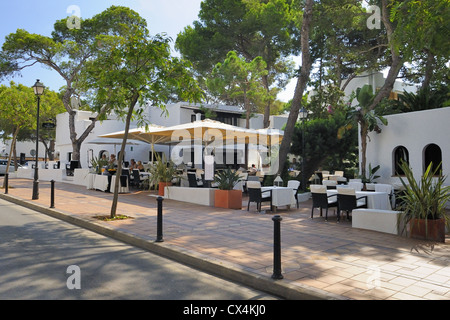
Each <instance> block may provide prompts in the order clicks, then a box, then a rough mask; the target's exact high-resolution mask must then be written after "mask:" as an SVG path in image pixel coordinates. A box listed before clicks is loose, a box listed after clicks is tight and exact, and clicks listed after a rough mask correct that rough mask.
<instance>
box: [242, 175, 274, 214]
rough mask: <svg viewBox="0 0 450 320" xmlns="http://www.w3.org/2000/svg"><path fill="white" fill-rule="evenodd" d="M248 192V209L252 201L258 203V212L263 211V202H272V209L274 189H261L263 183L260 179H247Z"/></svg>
mask: <svg viewBox="0 0 450 320" xmlns="http://www.w3.org/2000/svg"><path fill="white" fill-rule="evenodd" d="M247 192H248V203H247V211H249V209H250V202H255V203H256V208H257V210H258V212H261V203H262V202H270V209H271V210H272V190H266V191H261V183H260V182H259V181H247Z"/></svg>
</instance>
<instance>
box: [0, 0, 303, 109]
mask: <svg viewBox="0 0 450 320" xmlns="http://www.w3.org/2000/svg"><path fill="white" fill-rule="evenodd" d="M201 2H202V0H89V1H88V0H79V1H75V0H42V1H31V0H18V1H2V9H1V10H0V21H1V28H0V46H1V45H3V43H4V41H5V36H7V35H8V34H10V33H13V32H16V30H17V29H19V28H20V29H25V30H27V31H28V32H30V33H36V34H41V35H45V36H50V35H51V32H52V30H53V24H54V23H55V22H56V21H57V20H59V19H62V18H65V17H67V16H70V15H72V11H70V10H69V8H70V7H71V6H77V7H78V8H79V9H80V14H81V18H90V17H92V16H94V15H96V14H98V13H100V12H102V11H103V10H105V9H107V8H109V7H110V6H112V5H122V6H127V7H129V8H131V9H133V10H135V11H136V12H138V13H139V14H140V15H141V16H142V17H143V18H144V19H146V20H147V24H148V28H149V30H150V33H151V34H153V35H154V34H157V33H163V32H165V33H166V34H167V35H168V36H170V37H171V38H172V39H173V41H175V39H176V37H177V34H178V33H179V32H181V31H182V30H183V29H184V27H186V26H188V25H191V24H192V23H193V22H194V21H195V20H197V19H198V13H199V11H200V3H201ZM36 79H40V80H41V82H43V83H44V85H45V86H46V87H49V88H50V89H51V90H54V91H58V90H59V88H60V87H62V86H63V85H64V84H65V83H64V81H63V80H62V78H61V77H60V76H59V75H58V74H57V73H56V72H55V71H53V70H49V69H48V68H44V67H42V66H38V65H36V66H33V67H30V68H26V69H24V71H23V72H22V77H15V78H13V79H12V80H13V81H14V82H16V83H22V84H23V85H27V86H32V85H33V84H34V83H35V82H36ZM9 81H10V79H8V80H3V81H2V82H1V83H2V84H8V83H9ZM293 87H294V83H292V84H291V85H290V86H289V89H287V90H286V92H285V93H283V94H281V95H280V96H279V98H280V99H281V100H283V101H288V100H289V99H291V98H292V96H293Z"/></svg>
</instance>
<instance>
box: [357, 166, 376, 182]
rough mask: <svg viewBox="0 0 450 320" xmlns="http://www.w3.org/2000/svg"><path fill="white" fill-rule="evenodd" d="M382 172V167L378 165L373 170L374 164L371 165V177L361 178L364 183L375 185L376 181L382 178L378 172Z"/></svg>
mask: <svg viewBox="0 0 450 320" xmlns="http://www.w3.org/2000/svg"><path fill="white" fill-rule="evenodd" d="M378 170H380V165H377V166H375V167H373V168H372V164H371V163H369V176H368V177H366V176H359V177H360V178H361V180H362V182H364V183H373V182H375V179H378V178H379V177H380V176H377V175H376V173H377V171H378Z"/></svg>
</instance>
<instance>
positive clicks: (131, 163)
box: [128, 159, 138, 170]
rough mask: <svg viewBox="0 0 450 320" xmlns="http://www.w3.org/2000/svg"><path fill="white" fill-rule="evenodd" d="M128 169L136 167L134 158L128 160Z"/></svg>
mask: <svg viewBox="0 0 450 320" xmlns="http://www.w3.org/2000/svg"><path fill="white" fill-rule="evenodd" d="M128 168H129V169H130V170H133V169H137V168H138V167H137V163H136V161H135V160H134V159H131V160H130V166H129V167H128Z"/></svg>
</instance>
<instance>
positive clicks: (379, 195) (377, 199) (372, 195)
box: [327, 189, 392, 210]
mask: <svg viewBox="0 0 450 320" xmlns="http://www.w3.org/2000/svg"><path fill="white" fill-rule="evenodd" d="M327 195H328V196H331V195H337V190H334V189H331V190H327ZM362 196H367V208H368V209H379V210H391V209H392V208H391V203H390V202H389V195H388V194H387V192H374V191H356V198H359V197H362Z"/></svg>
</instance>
